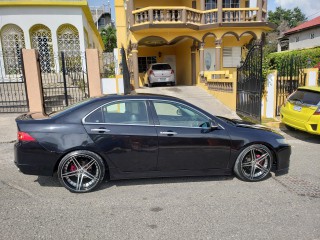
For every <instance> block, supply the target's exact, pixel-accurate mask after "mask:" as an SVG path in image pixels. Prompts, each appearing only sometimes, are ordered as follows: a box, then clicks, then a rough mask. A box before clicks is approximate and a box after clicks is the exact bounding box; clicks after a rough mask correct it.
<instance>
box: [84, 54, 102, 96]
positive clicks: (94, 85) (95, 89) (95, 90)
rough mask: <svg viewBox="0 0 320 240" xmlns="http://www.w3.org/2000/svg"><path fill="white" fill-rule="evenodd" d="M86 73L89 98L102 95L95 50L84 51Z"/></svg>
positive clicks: (97, 58)
mask: <svg viewBox="0 0 320 240" xmlns="http://www.w3.org/2000/svg"><path fill="white" fill-rule="evenodd" d="M86 61H87V72H88V82H89V95H90V97H97V96H101V95H102V86H101V78H100V67H99V66H100V65H99V54H98V50H97V49H86Z"/></svg>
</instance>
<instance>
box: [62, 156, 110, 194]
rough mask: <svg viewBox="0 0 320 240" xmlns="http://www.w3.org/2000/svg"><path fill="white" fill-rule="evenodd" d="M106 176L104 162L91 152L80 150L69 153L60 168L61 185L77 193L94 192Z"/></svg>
mask: <svg viewBox="0 0 320 240" xmlns="http://www.w3.org/2000/svg"><path fill="white" fill-rule="evenodd" d="M104 175H105V166H104V163H103V160H102V159H101V157H100V156H99V155H97V154H95V153H93V152H90V151H84V150H78V151H74V152H71V153H68V154H67V155H66V156H64V157H63V158H62V160H61V162H60V164H59V167H58V178H59V181H60V183H61V184H62V185H63V186H64V187H65V188H66V189H68V190H69V191H71V192H75V193H85V192H90V191H92V190H93V189H95V188H96V187H98V186H99V185H100V183H101V181H102V180H103V178H104Z"/></svg>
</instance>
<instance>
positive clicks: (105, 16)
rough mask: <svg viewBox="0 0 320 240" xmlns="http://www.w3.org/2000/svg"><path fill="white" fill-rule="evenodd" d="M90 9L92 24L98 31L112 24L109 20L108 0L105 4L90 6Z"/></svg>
mask: <svg viewBox="0 0 320 240" xmlns="http://www.w3.org/2000/svg"><path fill="white" fill-rule="evenodd" d="M90 11H91V14H92V17H93V21H94V24H95V25H96V27H97V29H98V30H99V31H101V30H102V29H106V28H107V27H109V26H112V27H113V26H114V24H113V22H112V20H111V8H110V3H109V1H108V5H107V6H105V5H102V6H99V7H96V6H90Z"/></svg>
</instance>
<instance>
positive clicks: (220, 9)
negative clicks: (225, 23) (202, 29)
mask: <svg viewBox="0 0 320 240" xmlns="http://www.w3.org/2000/svg"><path fill="white" fill-rule="evenodd" d="M217 8H218V23H222V0H218V2H217Z"/></svg>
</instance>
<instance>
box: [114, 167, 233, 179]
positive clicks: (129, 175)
mask: <svg viewBox="0 0 320 240" xmlns="http://www.w3.org/2000/svg"><path fill="white" fill-rule="evenodd" d="M109 170H110V180H119V179H138V178H157V177H195V176H224V175H233V172H232V170H231V169H209V170H197V171H190V170H177V171H169V172H161V171H149V172H120V171H118V169H109Z"/></svg>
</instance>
